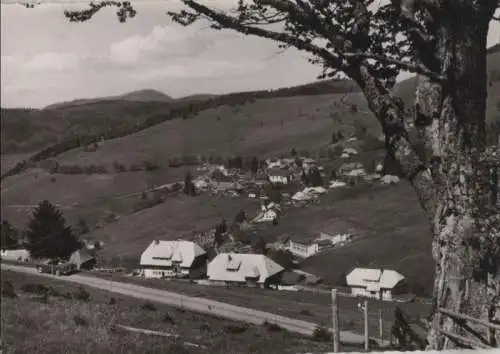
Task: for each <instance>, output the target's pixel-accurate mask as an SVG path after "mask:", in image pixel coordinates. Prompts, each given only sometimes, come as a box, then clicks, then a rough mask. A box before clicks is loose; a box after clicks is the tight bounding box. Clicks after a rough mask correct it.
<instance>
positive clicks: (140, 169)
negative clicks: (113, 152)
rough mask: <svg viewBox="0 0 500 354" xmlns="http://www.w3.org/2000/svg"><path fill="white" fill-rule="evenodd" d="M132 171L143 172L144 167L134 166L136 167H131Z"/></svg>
mask: <svg viewBox="0 0 500 354" xmlns="http://www.w3.org/2000/svg"><path fill="white" fill-rule="evenodd" d="M130 171H133V172H138V171H142V166H141V165H137V164H134V165H132V166H130Z"/></svg>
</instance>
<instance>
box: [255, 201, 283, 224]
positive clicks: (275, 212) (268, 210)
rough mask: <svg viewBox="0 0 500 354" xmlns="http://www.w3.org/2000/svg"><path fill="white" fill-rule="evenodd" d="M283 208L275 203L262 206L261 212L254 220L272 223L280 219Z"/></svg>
mask: <svg viewBox="0 0 500 354" xmlns="http://www.w3.org/2000/svg"><path fill="white" fill-rule="evenodd" d="M280 210H281V208H280V206H279V205H278V204H275V203H273V202H271V203H269V204H267V205H266V204H262V205H261V212H260V213H259V215H257V216H256V217H255V219H254V221H255V222H270V221H274V220H275V219H278V217H279V212H280Z"/></svg>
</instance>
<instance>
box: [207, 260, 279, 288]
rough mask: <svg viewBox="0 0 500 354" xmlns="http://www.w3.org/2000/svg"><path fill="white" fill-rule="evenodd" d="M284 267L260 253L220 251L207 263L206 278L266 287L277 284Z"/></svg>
mask: <svg viewBox="0 0 500 354" xmlns="http://www.w3.org/2000/svg"><path fill="white" fill-rule="evenodd" d="M283 271H284V268H283V267H282V266H280V265H279V264H277V263H276V262H274V261H273V260H271V259H270V258H268V257H266V256H265V255H262V254H251V253H247V254H243V253H220V254H218V255H217V256H216V257H215V258H214V259H213V260H212V262H210V263H209V264H208V270H207V275H208V279H209V280H210V281H212V282H216V283H225V284H227V285H231V284H240V285H247V286H253V287H268V286H270V285H275V284H279V282H280V278H281V275H282V273H283Z"/></svg>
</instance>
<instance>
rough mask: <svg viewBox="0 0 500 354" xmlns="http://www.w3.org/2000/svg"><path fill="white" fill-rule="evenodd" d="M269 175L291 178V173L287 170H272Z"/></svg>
mask: <svg viewBox="0 0 500 354" xmlns="http://www.w3.org/2000/svg"><path fill="white" fill-rule="evenodd" d="M267 174H268V175H269V176H281V177H288V176H290V174H291V173H290V172H288V171H287V170H282V169H279V168H272V169H270V170H269V171H268V172H267Z"/></svg>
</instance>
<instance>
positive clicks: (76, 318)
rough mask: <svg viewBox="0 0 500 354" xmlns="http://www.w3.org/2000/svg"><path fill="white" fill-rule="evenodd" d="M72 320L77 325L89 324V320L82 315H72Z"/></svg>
mask: <svg viewBox="0 0 500 354" xmlns="http://www.w3.org/2000/svg"><path fill="white" fill-rule="evenodd" d="M73 322H74V323H75V324H76V325H77V326H85V327H87V326H88V325H89V322H88V321H87V320H86V319H85V318H84V317H82V316H79V315H75V316H73Z"/></svg>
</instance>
